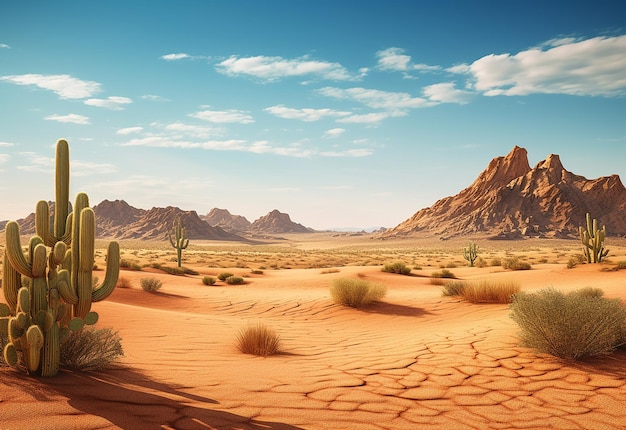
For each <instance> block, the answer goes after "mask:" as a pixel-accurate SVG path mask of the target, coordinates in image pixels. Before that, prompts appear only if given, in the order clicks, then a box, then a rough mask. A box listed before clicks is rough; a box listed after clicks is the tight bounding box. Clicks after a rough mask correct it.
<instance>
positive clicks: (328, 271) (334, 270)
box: [320, 268, 340, 275]
mask: <svg viewBox="0 0 626 430" xmlns="http://www.w3.org/2000/svg"><path fill="white" fill-rule="evenodd" d="M339 272H340V270H339V269H335V268H332V269H324V270H322V271H321V272H320V274H321V275H328V274H329V273H339Z"/></svg>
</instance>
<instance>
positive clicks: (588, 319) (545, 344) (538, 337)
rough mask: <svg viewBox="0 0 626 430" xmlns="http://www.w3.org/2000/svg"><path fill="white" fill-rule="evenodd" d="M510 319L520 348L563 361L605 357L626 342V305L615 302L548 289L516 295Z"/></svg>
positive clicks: (617, 300) (618, 301)
mask: <svg viewBox="0 0 626 430" xmlns="http://www.w3.org/2000/svg"><path fill="white" fill-rule="evenodd" d="M511 318H512V319H513V320H514V321H515V322H516V323H517V324H518V325H519V326H520V329H521V334H520V337H521V341H522V344H523V345H524V346H527V347H530V348H535V349H537V350H539V351H541V352H546V353H548V354H552V355H555V356H557V357H561V358H565V359H583V358H586V357H590V356H593V355H598V354H608V353H610V352H612V351H614V350H615V348H617V347H618V346H620V345H623V344H624V343H625V342H626V333H625V330H626V324H625V321H626V306H624V304H623V303H621V301H620V300H619V299H606V298H604V297H598V296H597V295H591V296H589V295H587V294H585V293H583V294H581V293H580V292H577V291H575V292H572V293H569V294H564V293H562V292H560V291H557V290H555V289H553V288H548V289H544V290H540V291H538V292H536V293H533V294H529V293H520V294H516V295H515V297H514V300H513V303H512V304H511Z"/></svg>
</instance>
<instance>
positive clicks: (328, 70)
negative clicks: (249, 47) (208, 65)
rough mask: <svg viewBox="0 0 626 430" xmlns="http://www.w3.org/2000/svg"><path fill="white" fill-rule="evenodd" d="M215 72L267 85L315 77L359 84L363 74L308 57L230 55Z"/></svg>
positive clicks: (362, 72) (363, 70) (364, 70)
mask: <svg viewBox="0 0 626 430" xmlns="http://www.w3.org/2000/svg"><path fill="white" fill-rule="evenodd" d="M215 68H216V70H217V71H218V72H220V73H223V74H225V75H228V76H249V77H254V78H258V79H261V80H263V81H267V82H273V81H277V80H279V79H282V78H287V77H317V78H320V79H328V80H333V81H354V80H359V79H360V78H362V77H363V75H364V73H366V72H367V71H366V69H362V70H360V71H359V73H358V74H351V73H350V72H349V71H348V70H347V69H346V68H345V67H343V66H342V65H341V64H339V63H331V62H327V61H319V60H311V59H310V58H309V57H308V56H304V57H299V58H292V59H289V58H283V57H268V56H263V55H259V56H256V57H238V56H236V55H233V56H231V57H229V58H228V59H226V60H224V61H222V62H220V63H218V64H217V65H216V66H215Z"/></svg>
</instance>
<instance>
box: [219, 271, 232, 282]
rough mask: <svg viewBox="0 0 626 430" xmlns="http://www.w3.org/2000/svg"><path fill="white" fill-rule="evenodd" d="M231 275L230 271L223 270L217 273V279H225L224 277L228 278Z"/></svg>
mask: <svg viewBox="0 0 626 430" xmlns="http://www.w3.org/2000/svg"><path fill="white" fill-rule="evenodd" d="M231 276H234V274H233V273H230V272H224V273H220V274H219V275H217V279H219V280H220V281H225V280H226V278H230V277H231Z"/></svg>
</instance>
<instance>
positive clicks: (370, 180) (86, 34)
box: [0, 0, 626, 229]
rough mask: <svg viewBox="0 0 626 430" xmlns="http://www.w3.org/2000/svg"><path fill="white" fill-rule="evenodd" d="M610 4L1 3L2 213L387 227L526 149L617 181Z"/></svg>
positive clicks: (623, 105) (625, 21) (616, 40)
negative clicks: (79, 204)
mask: <svg viewBox="0 0 626 430" xmlns="http://www.w3.org/2000/svg"><path fill="white" fill-rule="evenodd" d="M625 95H626V2H623V1H602V0H600V1H598V0H595V1H584V2H582V1H552V2H550V1H524V2H521V1H461V0H459V1H450V0H449V1H445V0H444V1H438V2H432V1H351V0H346V1H336V0H333V1H181V2H166V1H157V0H154V1H116V0H113V1H97V2H96V1H62V2H47V1H25V2H16V1H11V2H3V3H2V5H1V6H0V202H2V204H1V205H0V219H3V220H4V219H15V218H21V217H23V216H26V215H28V214H29V213H30V212H32V211H33V210H34V207H35V203H36V202H37V201H38V200H41V199H47V200H53V199H54V185H53V182H54V179H53V178H54V176H53V169H54V167H53V166H54V143H55V142H56V140H57V139H59V138H66V139H68V141H69V143H70V154H71V169H72V182H71V184H72V191H71V195H72V196H74V195H75V194H76V193H77V192H79V191H85V192H87V193H88V194H89V196H90V199H91V203H92V204H93V205H95V204H97V203H99V202H100V201H102V200H104V199H110V200H114V199H124V200H126V201H127V202H128V203H129V204H131V205H133V206H135V207H139V208H143V209H149V208H151V207H154V206H157V207H165V206H169V205H173V206H179V207H180V208H182V209H185V210H196V211H197V212H198V213H199V214H205V213H207V212H208V211H209V210H210V209H211V208H213V207H219V208H225V209H228V210H229V211H230V212H231V213H234V214H238V215H243V216H245V217H247V218H248V219H249V220H250V221H254V220H255V219H257V218H258V217H260V216H262V215H265V214H266V213H268V212H269V211H271V210H273V209H278V210H280V211H281V212H286V213H289V214H290V216H291V218H292V220H294V221H296V222H299V223H301V224H304V225H306V226H308V227H312V228H316V229H325V228H332V227H348V226H350V227H363V228H365V227H373V226H385V227H393V226H395V225H397V224H399V223H400V222H402V221H403V220H405V219H406V218H408V217H410V216H411V215H413V214H414V213H415V212H417V211H418V210H419V209H422V208H424V207H428V206H430V205H432V204H433V203H434V202H435V201H436V200H438V199H440V198H443V197H446V196H449V195H453V194H456V193H458V192H459V191H460V190H462V189H463V188H465V187H466V186H468V185H469V184H470V183H471V182H472V181H473V180H474V179H475V178H476V177H477V175H478V174H479V173H480V172H481V171H482V170H483V169H484V168H485V167H486V166H487V165H488V163H489V161H490V160H491V159H492V158H494V157H497V156H502V155H506V154H507V153H508V152H509V151H510V150H511V149H512V148H513V146H514V145H518V146H521V147H524V148H526V149H527V150H528V153H529V162H530V164H531V166H534V165H535V164H536V163H537V162H539V161H541V160H543V159H545V157H546V156H548V155H549V154H551V153H555V154H559V155H560V156H561V161H562V162H563V164H564V166H565V168H566V169H568V170H570V171H572V172H574V173H576V174H579V175H583V176H586V177H587V178H597V177H600V176H606V175H610V174H618V175H620V177H621V178H622V180H624V178H626V162H625V160H626V99H625V97H624V96H625Z"/></svg>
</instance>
